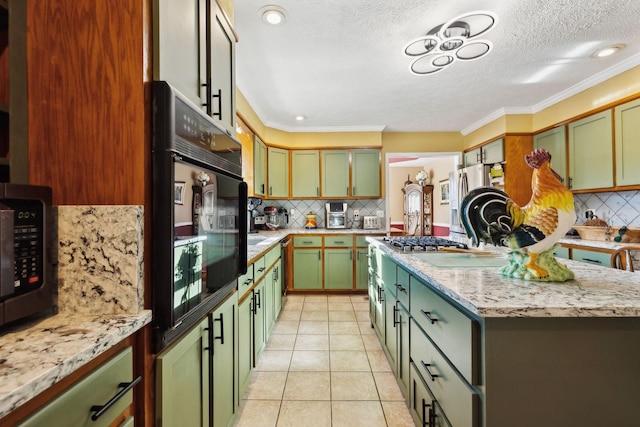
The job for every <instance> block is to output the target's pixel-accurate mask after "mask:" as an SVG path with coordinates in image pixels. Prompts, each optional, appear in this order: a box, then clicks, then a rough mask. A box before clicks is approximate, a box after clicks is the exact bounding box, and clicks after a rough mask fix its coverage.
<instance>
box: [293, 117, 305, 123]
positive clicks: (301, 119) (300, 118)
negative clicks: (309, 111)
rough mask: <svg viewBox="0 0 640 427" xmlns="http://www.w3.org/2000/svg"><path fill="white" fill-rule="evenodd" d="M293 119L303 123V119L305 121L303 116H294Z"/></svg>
mask: <svg viewBox="0 0 640 427" xmlns="http://www.w3.org/2000/svg"><path fill="white" fill-rule="evenodd" d="M295 119H296V120H297V121H299V122H301V121H303V120H304V119H306V117H305V116H296V117H295Z"/></svg>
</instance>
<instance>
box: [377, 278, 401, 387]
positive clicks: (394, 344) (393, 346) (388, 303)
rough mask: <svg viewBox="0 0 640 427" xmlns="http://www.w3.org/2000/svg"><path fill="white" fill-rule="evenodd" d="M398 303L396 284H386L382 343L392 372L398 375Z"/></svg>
mask: <svg viewBox="0 0 640 427" xmlns="http://www.w3.org/2000/svg"><path fill="white" fill-rule="evenodd" d="M397 310H398V307H397V302H396V297H395V283H394V284H392V285H390V286H389V285H387V284H385V286H384V311H385V313H384V318H385V322H384V341H383V342H382V343H381V344H382V348H383V350H384V352H385V354H386V355H387V359H388V360H389V365H391V370H392V371H393V373H394V374H396V375H397V360H396V357H397V353H398V339H397V333H396V322H397V320H398V316H397Z"/></svg>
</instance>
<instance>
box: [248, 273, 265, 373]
mask: <svg viewBox="0 0 640 427" xmlns="http://www.w3.org/2000/svg"><path fill="white" fill-rule="evenodd" d="M265 282H266V281H265V280H261V281H260V282H259V283H257V284H256V287H255V288H253V295H252V297H253V366H254V367H255V366H256V363H257V362H258V359H260V356H261V355H262V352H263V351H264V348H265V346H266V344H267V331H266V314H265V313H266V310H265V306H266V295H265Z"/></svg>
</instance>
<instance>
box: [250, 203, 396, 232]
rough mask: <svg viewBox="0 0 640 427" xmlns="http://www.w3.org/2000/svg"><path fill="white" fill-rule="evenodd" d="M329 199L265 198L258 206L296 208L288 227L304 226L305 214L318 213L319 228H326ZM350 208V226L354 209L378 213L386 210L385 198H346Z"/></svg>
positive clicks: (348, 211) (382, 222)
mask: <svg viewBox="0 0 640 427" xmlns="http://www.w3.org/2000/svg"><path fill="white" fill-rule="evenodd" d="M330 201H331V202H344V201H342V200H330ZM330 201H329V200H263V202H262V205H261V206H259V207H258V209H259V210H261V209H262V208H264V206H278V207H283V208H285V209H286V210H287V212H291V209H295V212H296V214H295V217H294V218H292V217H291V214H290V213H289V223H288V224H287V228H304V224H305V222H306V219H305V215H307V214H308V213H309V212H313V213H314V214H316V222H317V224H318V228H324V227H325V226H326V223H325V204H326V203H328V202H330ZM346 203H347V206H348V210H347V215H348V221H349V222H348V224H347V225H348V226H349V227H350V226H351V224H352V222H353V210H354V209H358V210H359V211H360V216H361V217H362V216H364V215H376V214H377V212H378V211H383V212H384V210H385V199H384V198H382V199H358V200H346ZM380 226H381V227H384V226H385V224H384V218H383V219H382V220H381V225H380Z"/></svg>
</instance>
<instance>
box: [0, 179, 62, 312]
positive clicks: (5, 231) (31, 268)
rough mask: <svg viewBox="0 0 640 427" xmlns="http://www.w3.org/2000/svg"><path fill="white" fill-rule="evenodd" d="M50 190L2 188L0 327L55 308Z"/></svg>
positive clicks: (21, 187)
mask: <svg viewBox="0 0 640 427" xmlns="http://www.w3.org/2000/svg"><path fill="white" fill-rule="evenodd" d="M52 230H53V226H52V224H51V188H50V187H42V186H36V185H22V184H6V183H5V184H0V325H4V324H7V323H9V322H13V321H16V320H19V319H22V318H25V317H28V316H31V315H33V314H36V313H40V312H44V311H45V310H49V309H52V308H53V305H54V304H53V291H54V288H55V283H53V282H52V280H51V264H50V259H49V245H50V236H51V234H52Z"/></svg>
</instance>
